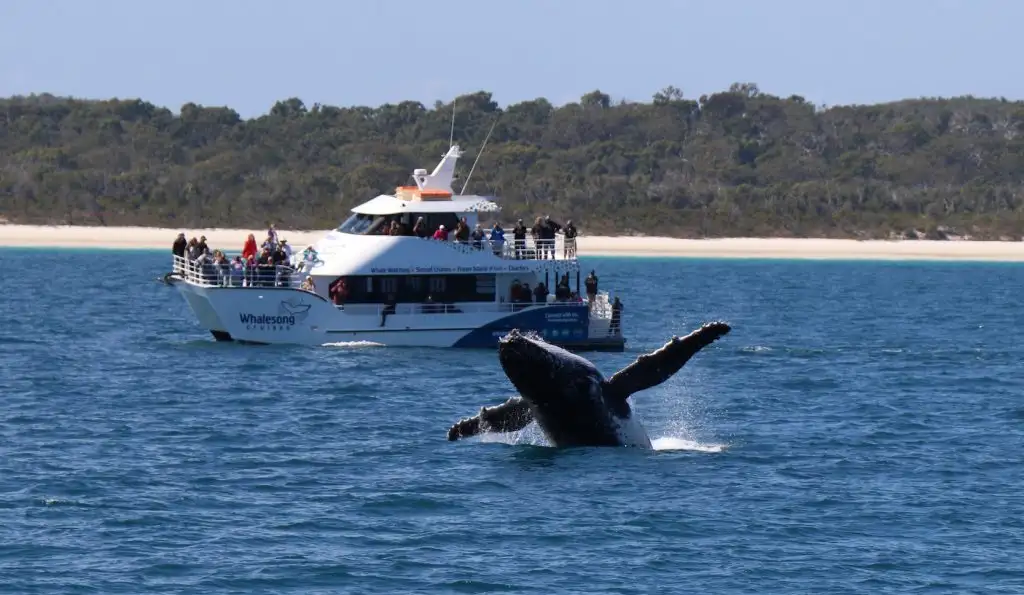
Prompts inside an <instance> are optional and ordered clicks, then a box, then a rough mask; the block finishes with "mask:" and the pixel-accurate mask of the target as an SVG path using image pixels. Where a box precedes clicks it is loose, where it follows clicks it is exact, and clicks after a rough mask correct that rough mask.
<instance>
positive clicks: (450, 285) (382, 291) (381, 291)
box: [346, 275, 496, 304]
mask: <svg viewBox="0 0 1024 595" xmlns="http://www.w3.org/2000/svg"><path fill="white" fill-rule="evenodd" d="M346 282H347V287H348V288H349V293H348V295H347V297H346V303H349V304H382V303H384V302H385V300H386V298H387V297H388V296H389V295H394V296H395V298H396V299H397V301H398V302H399V303H405V304H409V303H424V302H426V301H427V298H428V297H429V298H430V299H431V301H433V302H436V303H449V304H451V303H455V302H493V301H494V300H495V298H496V295H495V285H496V284H495V276H494V275H408V276H399V277H395V276H353V277H347V278H346Z"/></svg>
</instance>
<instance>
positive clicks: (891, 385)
mask: <svg viewBox="0 0 1024 595" xmlns="http://www.w3.org/2000/svg"><path fill="white" fill-rule="evenodd" d="M587 260H588V262H586V263H585V265H586V266H587V267H588V268H589V267H591V266H593V267H595V268H597V270H598V274H599V275H600V278H601V284H602V287H603V288H608V289H613V290H619V291H620V295H621V296H622V299H623V301H624V303H625V312H624V325H625V326H624V328H625V332H626V333H627V336H628V338H629V341H630V342H629V352H627V353H625V354H591V355H589V357H591V358H592V360H593V361H594V362H595V363H596V364H597V365H598V366H599V367H600V368H601V369H602V370H603V371H604V372H605V373H606V374H610V373H612V372H614V371H615V370H617V369H618V368H620V367H622V366H623V365H625V364H626V363H627V362H629V361H631V360H632V359H633V358H634V357H636V355H637V354H638V353H640V352H642V351H644V350H649V349H652V348H655V347H658V346H660V345H661V344H662V343H663V342H664V341H665V340H667V339H668V338H669V336H670V335H671V334H672V333H680V334H682V333H686V332H689V331H690V330H692V329H693V328H695V327H696V326H698V325H699V324H700V323H701V322H703V321H706V320H711V319H715V318H721V319H724V320H727V321H728V322H730V323H731V324H732V325H733V331H732V333H730V334H729V335H727V336H726V337H724V338H723V339H722V340H720V341H719V342H718V343H716V344H715V345H713V346H712V347H709V348H708V349H706V350H705V351H703V352H701V353H699V354H698V355H697V356H696V357H695V358H694V359H693V360H691V362H690V363H689V364H688V365H687V366H686V367H685V368H683V370H682V371H681V372H680V373H679V374H678V375H677V376H675V377H674V378H672V379H671V380H669V381H668V382H666V383H665V384H663V385H661V386H659V387H656V388H654V389H651V390H649V391H646V392H644V393H641V394H639V395H637V396H635V397H634V399H633V403H634V406H635V409H636V410H637V411H638V414H639V415H640V416H641V418H642V419H643V421H644V423H645V424H646V425H647V427H648V429H649V431H650V433H651V435H652V437H654V438H656V445H657V447H658V450H656V451H654V452H651V451H642V450H637V449H624V448H623V449H578V450H561V451H560V450H555V449H552V448H548V447H547V446H544V445H543V439H542V438H540V437H539V436H538V435H537V434H536V432H530V431H528V432H526V433H525V435H523V436H519V437H518V438H515V439H508V438H506V439H504V440H469V441H464V442H457V443H449V442H447V441H446V440H445V432H446V431H447V428H448V427H449V425H450V424H451V423H453V422H454V421H455V420H457V419H458V418H460V417H462V416H465V415H471V414H473V413H474V412H475V411H476V410H477V409H478V408H479V407H480V406H481V405H488V404H494V403H497V402H500V401H502V400H504V399H505V398H506V397H507V396H509V395H510V394H512V393H511V385H510V384H509V383H508V381H507V380H506V379H505V377H504V376H503V375H502V373H501V371H500V368H499V366H498V362H497V358H496V355H495V353H492V352H487V351H480V352H467V351H456V350H443V349H389V348H381V347H371V346H365V345H362V346H361V345H339V346H336V347H331V348H304V347H286V346H270V347H253V346H237V345H231V344H217V343H214V342H213V340H212V338H211V337H210V336H209V335H208V334H206V333H205V332H204V331H202V330H201V329H199V328H198V327H197V326H196V324H195V322H194V321H193V319H192V317H191V315H190V312H189V311H188V309H187V307H186V305H185V304H184V302H183V301H182V300H181V299H180V297H179V296H178V295H177V294H176V292H174V290H173V289H170V288H168V287H166V286H163V285H160V284H158V283H156V282H155V281H154V279H155V278H156V277H157V276H159V275H160V274H162V273H163V272H164V271H165V270H166V268H167V266H168V256H167V255H165V254H164V253H162V252H161V253H147V252H134V253H132V252H125V253H118V252H75V251H64V252H50V251H21V250H3V251H0V270H3V271H5V274H4V276H3V284H2V287H3V291H2V292H0V309H2V311H3V312H4V317H3V324H2V325H0V369H2V375H0V395H2V399H3V400H2V404H0V407H2V424H0V590H3V591H4V592H14V593H204V594H205V593H268V592H279V593H345V592H352V593H378V592H402V593H412V592H415V593H482V592H508V593H684V592H685V593H716V594H725V593H855V592H856V593H925V592H927V593H932V592H934V593H951V592H956V593H965V592H985V593H1020V592H1024V555H1022V554H1024V520H1022V519H1024V493H1022V486H1024V481H1022V474H1024V465H1022V459H1024V456H1022V450H1024V449H1022V447H1024V400H1022V397H1021V395H1022V388H1024V379H1022V375H1021V371H1020V370H1021V368H1020V362H1021V359H1022V356H1024V346H1022V341H1021V329H1022V328H1024V308H1022V307H1021V304H1020V296H1021V295H1022V291H1024V267H1020V266H1013V265H982V264H906V263H904V264H881V263H814V262H756V261H747V262H735V261H734V262H730V261H698V260H675V261H673V260H641V259H635V260H633V259H620V260H613V259H587Z"/></svg>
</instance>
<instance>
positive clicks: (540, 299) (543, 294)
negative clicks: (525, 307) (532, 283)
mask: <svg viewBox="0 0 1024 595" xmlns="http://www.w3.org/2000/svg"><path fill="white" fill-rule="evenodd" d="M533 297H534V301H536V302H537V303H538V304H543V303H545V302H547V301H548V288H547V287H544V282H543V281H541V282H539V283H537V287H535V288H534V290H533Z"/></svg>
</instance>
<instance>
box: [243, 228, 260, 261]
mask: <svg viewBox="0 0 1024 595" xmlns="http://www.w3.org/2000/svg"><path fill="white" fill-rule="evenodd" d="M256 253H257V249H256V236H254V235H253V234H249V239H247V240H245V246H244V247H243V248H242V258H243V259H246V260H248V259H249V257H250V256H251V257H252V258H256Z"/></svg>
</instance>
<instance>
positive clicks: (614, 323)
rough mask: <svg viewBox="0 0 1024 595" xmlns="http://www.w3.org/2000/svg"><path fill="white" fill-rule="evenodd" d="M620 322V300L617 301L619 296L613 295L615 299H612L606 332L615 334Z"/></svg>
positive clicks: (618, 331)
mask: <svg viewBox="0 0 1024 595" xmlns="http://www.w3.org/2000/svg"><path fill="white" fill-rule="evenodd" d="M621 324H622V302H620V301H619V297H618V296H615V300H614V301H612V320H611V323H609V325H608V334H609V335H617V334H619V333H620V332H621V331H620V330H619V327H620V325H621Z"/></svg>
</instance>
